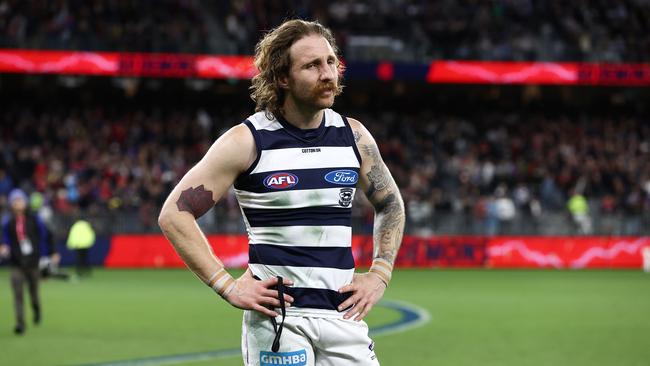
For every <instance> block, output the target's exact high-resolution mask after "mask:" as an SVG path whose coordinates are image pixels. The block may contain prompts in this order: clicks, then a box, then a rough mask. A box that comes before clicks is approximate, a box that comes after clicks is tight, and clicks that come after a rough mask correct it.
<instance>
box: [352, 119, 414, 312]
mask: <svg viewBox="0 0 650 366" xmlns="http://www.w3.org/2000/svg"><path fill="white" fill-rule="evenodd" d="M349 121H350V126H351V127H352V132H353V135H354V140H355V142H356V144H357V148H358V149H359V153H360V154H361V159H362V162H361V169H360V170H361V174H360V178H359V185H360V188H361V189H362V190H363V192H364V193H365V194H366V197H368V200H369V201H370V203H371V204H372V205H373V207H374V209H375V223H374V228H373V246H374V250H373V265H372V267H371V268H370V271H369V272H368V273H366V274H363V275H355V278H354V280H353V281H352V284H350V285H348V286H344V287H343V288H341V290H340V291H341V292H348V291H352V292H353V295H352V296H350V298H349V299H348V300H346V301H345V302H344V303H343V304H341V309H345V308H346V307H348V306H350V305H352V304H354V306H353V307H352V308H351V309H350V310H348V312H347V313H346V315H345V316H344V317H345V318H351V317H352V316H355V314H356V316H355V318H354V319H355V320H361V319H362V318H363V317H365V316H366V315H367V314H368V312H369V311H370V309H371V308H372V307H373V306H374V304H375V303H377V301H379V299H380V298H381V297H382V296H383V294H384V290H385V288H386V286H387V285H388V282H389V281H390V277H391V273H392V269H393V265H394V263H395V258H396V256H397V251H398V250H399V247H400V245H401V243H402V236H403V232H404V221H405V214H404V203H403V202H402V196H401V195H400V192H399V188H398V187H397V185H396V184H395V180H393V177H392V176H391V174H390V172H389V171H388V168H387V167H386V164H384V161H383V160H382V158H381V155H380V154H379V148H378V147H377V143H376V142H375V140H374V139H373V137H372V135H370V132H368V130H366V128H365V127H364V126H363V125H362V124H361V123H360V122H359V121H356V120H354V119H349Z"/></svg>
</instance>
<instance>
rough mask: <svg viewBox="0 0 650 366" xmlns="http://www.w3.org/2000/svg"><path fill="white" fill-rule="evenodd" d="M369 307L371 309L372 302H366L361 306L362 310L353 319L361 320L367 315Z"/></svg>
mask: <svg viewBox="0 0 650 366" xmlns="http://www.w3.org/2000/svg"><path fill="white" fill-rule="evenodd" d="M371 309H372V304H370V303H368V304H366V306H365V307H364V308H363V310H362V311H361V312H360V313H359V314H358V315H357V316H356V317H354V321H355V322H358V321H361V320H363V318H365V317H366V315H368V313H369V312H370V310H371Z"/></svg>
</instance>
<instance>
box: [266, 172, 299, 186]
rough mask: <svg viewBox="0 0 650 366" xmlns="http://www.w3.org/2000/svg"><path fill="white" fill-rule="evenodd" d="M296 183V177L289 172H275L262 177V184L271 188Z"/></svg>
mask: <svg viewBox="0 0 650 366" xmlns="http://www.w3.org/2000/svg"><path fill="white" fill-rule="evenodd" d="M296 184H298V177H296V176H295V175H294V174H291V173H286V172H282V173H275V174H271V175H269V176H267V177H266V178H264V186H265V187H266V188H271V189H287V188H291V187H293V186H295V185H296Z"/></svg>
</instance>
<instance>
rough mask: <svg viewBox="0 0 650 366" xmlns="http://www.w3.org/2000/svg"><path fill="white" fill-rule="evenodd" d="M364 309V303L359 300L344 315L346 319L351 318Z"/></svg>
mask: <svg viewBox="0 0 650 366" xmlns="http://www.w3.org/2000/svg"><path fill="white" fill-rule="evenodd" d="M362 309H363V303H361V302H357V303H356V304H354V306H352V307H351V308H350V309H349V310H348V311H346V312H345V315H343V318H344V319H350V318H351V317H352V316H353V315H355V314H357V313H359V312H360V311H361V310H362Z"/></svg>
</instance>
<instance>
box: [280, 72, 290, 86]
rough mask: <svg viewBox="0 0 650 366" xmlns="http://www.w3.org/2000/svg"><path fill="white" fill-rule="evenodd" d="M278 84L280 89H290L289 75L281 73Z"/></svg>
mask: <svg viewBox="0 0 650 366" xmlns="http://www.w3.org/2000/svg"><path fill="white" fill-rule="evenodd" d="M278 86H279V87H280V89H289V78H288V77H287V75H281V76H279V77H278Z"/></svg>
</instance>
